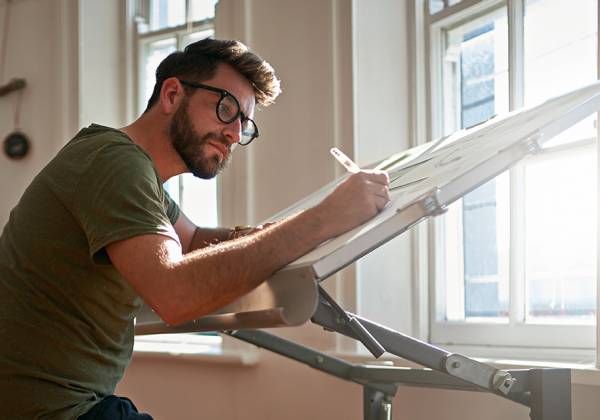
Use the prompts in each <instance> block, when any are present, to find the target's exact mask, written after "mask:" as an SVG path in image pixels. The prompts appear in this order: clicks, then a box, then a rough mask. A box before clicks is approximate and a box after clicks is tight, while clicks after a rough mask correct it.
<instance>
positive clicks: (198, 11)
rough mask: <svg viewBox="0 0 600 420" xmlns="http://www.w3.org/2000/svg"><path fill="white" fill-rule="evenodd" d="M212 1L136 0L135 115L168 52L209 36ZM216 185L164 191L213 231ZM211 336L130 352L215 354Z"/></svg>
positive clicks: (160, 340) (151, 343)
mask: <svg viewBox="0 0 600 420" xmlns="http://www.w3.org/2000/svg"><path fill="white" fill-rule="evenodd" d="M216 3H217V0H136V1H134V2H133V4H134V9H135V14H136V16H135V29H136V38H135V44H136V45H135V47H136V50H137V68H136V72H135V73H136V76H137V79H138V89H137V92H138V94H137V98H136V102H137V104H136V108H137V114H138V115H139V114H141V113H142V112H143V111H144V110H145V108H146V104H147V102H148V99H149V98H150V96H151V94H152V89H153V88H154V83H155V71H156V68H157V67H158V65H159V63H160V62H161V61H162V60H163V59H164V58H165V57H166V56H167V55H169V54H170V53H171V52H173V51H176V50H182V49H183V48H185V47H186V46H187V45H188V44H190V43H192V42H195V41H198V40H200V39H203V38H207V37H209V36H213V35H214V14H215V5H216ZM216 185H217V184H216V181H215V180H214V179H213V180H210V181H205V180H200V179H197V178H195V177H193V176H192V175H191V174H184V175H181V176H179V177H177V178H172V179H170V180H169V181H168V182H166V183H165V190H166V191H167V192H168V193H169V195H170V196H171V197H172V198H173V200H175V201H176V202H177V203H178V204H179V206H180V208H181V209H182V210H183V212H184V213H185V214H186V215H187V216H188V217H189V218H190V219H191V220H192V221H193V222H194V223H195V224H197V225H199V226H206V227H214V226H217V186H216ZM221 342H222V340H221V338H220V337H219V336H218V335H216V334H167V335H156V336H140V337H137V338H136V343H135V350H136V351H145V352H163V353H164V352H167V353H175V354H194V353H202V354H216V353H220V352H221Z"/></svg>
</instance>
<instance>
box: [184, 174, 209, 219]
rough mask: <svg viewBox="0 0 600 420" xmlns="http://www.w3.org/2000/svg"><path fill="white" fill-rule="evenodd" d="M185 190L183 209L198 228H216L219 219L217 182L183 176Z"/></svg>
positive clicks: (190, 175)
mask: <svg viewBox="0 0 600 420" xmlns="http://www.w3.org/2000/svg"><path fill="white" fill-rule="evenodd" d="M181 182H182V183H183V189H182V194H181V203H180V205H181V209H182V210H183V211H184V213H185V214H186V215H187V216H188V217H189V218H190V220H191V221H192V222H194V223H195V224H196V225H198V226H204V227H216V226H218V218H217V182H216V180H215V179H210V180H204V179H199V178H195V177H194V176H193V175H192V174H184V175H181Z"/></svg>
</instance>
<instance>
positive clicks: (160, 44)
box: [140, 38, 177, 112]
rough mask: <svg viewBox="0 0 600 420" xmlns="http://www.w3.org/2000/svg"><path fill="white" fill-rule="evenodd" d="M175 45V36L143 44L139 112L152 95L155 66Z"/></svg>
mask: <svg viewBox="0 0 600 420" xmlns="http://www.w3.org/2000/svg"><path fill="white" fill-rule="evenodd" d="M176 46H177V44H176V40H175V38H167V39H162V40H160V41H155V42H151V43H148V44H146V45H145V46H143V48H142V50H143V56H142V66H141V67H142V69H143V70H142V71H143V74H142V86H141V89H140V92H141V97H140V112H142V111H143V110H144V109H146V102H148V99H150V96H152V90H153V89H154V83H155V82H156V68H157V67H158V65H159V64H160V62H161V61H162V60H163V59H164V58H165V57H166V56H167V55H169V54H170V53H172V52H173V51H175V50H176V48H177V47H176Z"/></svg>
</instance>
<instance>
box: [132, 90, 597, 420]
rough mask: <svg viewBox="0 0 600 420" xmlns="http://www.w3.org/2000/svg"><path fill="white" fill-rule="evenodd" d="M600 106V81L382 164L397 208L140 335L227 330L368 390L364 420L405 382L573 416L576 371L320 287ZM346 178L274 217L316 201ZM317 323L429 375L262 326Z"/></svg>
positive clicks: (380, 414)
mask: <svg viewBox="0 0 600 420" xmlns="http://www.w3.org/2000/svg"><path fill="white" fill-rule="evenodd" d="M599 110H600V83H595V84H592V85H589V86H586V87H583V88H581V89H579V90H577V91H574V92H571V93H568V94H566V95H563V96H560V97H557V98H553V99H551V100H548V101H546V102H544V103H543V104H541V105H539V106H536V107H533V108H528V109H523V110H519V111H516V112H512V113H510V114H507V115H504V116H500V117H495V118H493V119H491V120H489V121H487V122H485V123H482V124H480V125H478V126H476V127H473V128H471V129H468V130H464V131H459V132H457V133H454V134H452V135H451V136H448V137H446V138H443V139H440V140H437V141H433V142H430V143H427V144H424V145H421V146H418V147H416V148H413V149H409V150H407V151H404V152H402V153H398V154H396V155H394V156H390V157H389V158H388V159H385V160H383V161H381V162H379V163H378V164H377V165H375V167H377V168H380V169H384V170H387V171H388V173H389V174H390V180H391V202H390V204H389V205H388V206H387V207H386V208H385V209H384V210H383V211H382V212H380V213H379V214H378V215H377V216H376V217H375V218H373V219H372V220H370V221H368V222H366V223H365V224H363V225H362V226H359V227H357V228H355V229H353V230H351V231H349V232H347V233H345V234H343V235H341V236H339V237H337V238H334V239H332V240H330V241H328V242H326V243H324V244H322V245H321V246H319V247H318V248H316V249H314V250H313V251H311V252H309V253H308V254H306V255H304V256H303V257H302V258H300V259H298V260H296V261H294V262H293V263H291V264H289V265H288V266H287V267H285V268H283V269H282V270H280V271H279V272H277V273H276V274H274V275H273V276H272V277H271V278H269V279H268V280H267V281H265V282H264V283H263V284H262V285H261V286H259V287H258V288H257V289H255V290H254V291H252V292H251V293H249V294H248V295H246V296H244V297H242V298H240V299H239V300H238V301H236V302H234V303H232V304H231V305H228V306H227V307H225V308H223V309H221V310H220V311H218V312H216V313H214V314H211V315H209V316H205V317H202V318H200V319H198V320H195V321H194V322H191V323H188V324H185V325H181V326H175V327H172V326H167V325H165V324H164V323H162V322H161V321H160V320H159V319H158V318H157V317H156V316H155V315H154V314H153V313H152V312H151V311H150V310H145V311H143V312H142V313H141V314H140V316H138V318H137V323H136V334H138V335H139V334H158V333H167V332H169V333H180V332H193V331H196V332H199V331H215V330H216V331H225V332H226V333H227V334H229V335H231V336H233V337H236V338H238V339H240V340H244V341H247V342H250V343H252V344H255V345H257V346H260V347H263V348H266V349H269V350H271V351H274V352H276V353H279V354H282V355H284V356H286V357H289V358H292V359H295V360H298V361H300V362H303V363H306V364H308V365H310V366H312V367H313V368H316V369H319V370H322V371H324V372H327V373H330V374H332V375H335V376H338V377H340V378H343V379H346V380H349V381H353V382H356V383H358V384H361V385H362V386H363V387H364V393H363V394H364V418H365V420H382V419H391V408H392V397H393V396H394V395H395V393H396V390H397V387H398V386H399V385H418V386H428V387H442V388H451V389H463V390H464V389H469V390H477V391H485V392H491V393H494V394H496V395H498V396H500V397H503V398H507V399H510V400H512V401H514V402H516V403H519V404H523V405H525V406H528V407H530V408H531V412H530V419H531V420H570V419H571V380H570V370H568V369H524V370H499V369H496V368H494V367H492V366H490V365H486V364H483V363H480V362H477V361H475V360H473V359H470V358H467V357H465V356H462V355H460V354H453V353H450V352H447V351H445V350H443V349H441V348H438V347H435V346H432V345H430V344H428V343H425V342H421V341H419V340H416V339H414V338H411V337H409V336H406V335H404V334H401V333H399V332H397V331H394V330H391V329H389V328H386V327H385V326H382V325H378V324H376V323H373V322H371V321H369V320H367V319H364V318H361V317H360V316H357V315H354V314H351V313H349V312H346V311H345V310H344V309H342V308H341V307H340V306H339V305H338V304H337V303H336V302H335V301H334V300H333V299H332V298H331V297H330V296H329V295H328V294H327V293H326V292H325V291H324V290H323V289H322V288H321V287H320V285H319V283H320V282H322V281H324V280H325V279H327V278H328V277H330V276H331V275H333V274H335V273H336V272H338V271H339V270H341V269H342V268H344V267H345V266H347V265H349V264H351V263H353V262H354V261H356V260H358V259H359V258H361V257H362V256H363V255H365V254H367V253H368V252H370V251H372V250H373V249H375V248H377V247H379V246H380V245H382V244H384V243H386V242H387V241H389V240H390V239H392V238H394V237H395V236H397V235H400V234H402V233H403V232H405V231H406V230H408V229H409V228H410V227H411V226H413V225H415V224H416V223H418V222H419V221H422V220H424V219H426V218H428V217H432V216H436V215H438V214H441V213H443V212H444V209H445V208H446V207H447V206H448V205H449V204H451V203H452V202H454V201H455V200H457V199H459V198H461V197H462V196H464V195H465V194H467V193H468V192H470V191H472V190H474V189H475V188H477V187H478V186H480V185H482V184H483V183H485V182H487V181H488V180H490V179H492V178H494V177H495V176H497V175H498V174H500V173H502V172H503V171H505V170H506V169H508V168H510V167H511V166H512V165H514V164H515V163H516V162H518V161H519V160H520V159H522V158H524V157H526V156H528V155H532V154H535V153H537V152H539V151H541V150H542V147H543V145H544V143H546V142H547V141H548V140H550V139H551V138H552V137H554V136H556V135H557V134H559V133H560V132H562V131H564V130H566V129H567V128H569V127H570V126H572V125H574V124H575V123H577V122H579V121H581V120H582V119H584V118H585V117H587V116H589V115H590V114H593V113H595V112H597V111H599ZM344 178H345V177H342V178H341V179H339V180H336V181H334V182H332V183H330V184H329V185H326V186H325V187H323V188H322V189H320V190H319V191H317V192H315V193H314V194H312V195H310V196H308V197H306V198H305V199H303V200H301V201H300V202H298V203H297V204H295V205H293V206H292V207H290V208H288V209H286V210H284V211H282V212H281V213H278V214H276V215H274V216H273V217H272V218H271V219H269V220H277V219H279V218H281V217H285V216H286V215H289V214H293V213H295V212H297V211H299V210H301V209H303V208H308V207H310V206H313V205H315V204H317V203H318V202H319V201H320V200H321V199H322V198H323V197H325V196H326V195H327V194H328V193H329V192H330V191H332V190H333V188H335V186H336V185H338V184H339V182H341V180H343V179H344ZM309 319H310V320H311V321H312V322H313V323H315V324H318V325H321V326H322V327H324V328H325V329H326V330H329V331H336V332H338V333H340V334H344V335H346V336H348V337H351V338H354V339H356V340H358V341H360V342H362V343H363V344H364V345H365V347H366V348H367V349H368V350H369V351H370V352H371V353H372V354H373V355H374V356H375V357H379V356H381V355H382V354H383V353H384V352H388V353H391V354H394V355H397V356H400V357H402V358H404V359H408V360H411V361H413V362H416V363H418V364H419V365H421V366H424V367H425V368H426V369H402V368H393V367H373V366H361V365H353V364H350V363H347V362H345V361H343V360H340V359H336V358H333V357H331V356H329V355H327V354H323V353H320V352H318V351H315V350H312V349H309V348H306V347H303V346H300V345H298V344H296V343H293V342H290V341H288V340H284V339H282V338H279V337H277V336H274V335H271V334H267V333H265V332H262V331H259V330H258V329H260V328H267V327H277V326H293V325H300V324H303V323H304V322H306V321H308V320H309Z"/></svg>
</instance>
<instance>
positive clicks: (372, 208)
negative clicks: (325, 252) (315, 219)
mask: <svg viewBox="0 0 600 420" xmlns="http://www.w3.org/2000/svg"><path fill="white" fill-rule="evenodd" d="M389 186H390V181H389V177H388V174H387V172H385V171H374V170H370V171H369V170H364V171H360V172H358V173H356V174H352V175H351V176H350V177H349V178H348V179H346V180H345V181H344V182H342V183H341V184H340V185H338V187H337V188H336V189H335V190H334V191H333V192H332V193H331V194H329V195H328V196H327V197H326V198H325V199H324V200H323V201H322V202H321V203H320V204H318V205H317V207H316V209H319V210H320V211H321V212H322V215H323V217H324V221H325V223H326V224H327V226H328V227H329V229H330V234H331V236H338V235H340V234H342V233H344V232H346V231H348V230H350V229H352V228H354V227H356V226H358V225H360V224H362V223H364V222H366V221H367V220H369V219H370V218H372V217H373V216H375V215H376V214H377V213H378V212H380V211H381V210H382V209H383V208H384V207H385V205H386V204H387V203H388V202H389V201H390V190H389Z"/></svg>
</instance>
